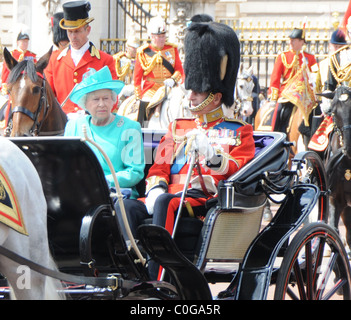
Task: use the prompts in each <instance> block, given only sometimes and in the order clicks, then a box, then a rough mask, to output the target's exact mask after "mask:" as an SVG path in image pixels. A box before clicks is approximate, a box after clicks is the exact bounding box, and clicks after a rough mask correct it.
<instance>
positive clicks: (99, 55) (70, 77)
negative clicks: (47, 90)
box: [45, 43, 117, 113]
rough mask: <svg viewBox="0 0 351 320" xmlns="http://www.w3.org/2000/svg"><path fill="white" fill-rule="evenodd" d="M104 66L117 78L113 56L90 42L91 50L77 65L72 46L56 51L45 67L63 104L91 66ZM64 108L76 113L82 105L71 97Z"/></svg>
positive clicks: (46, 74) (99, 67) (68, 111)
mask: <svg viewBox="0 0 351 320" xmlns="http://www.w3.org/2000/svg"><path fill="white" fill-rule="evenodd" d="M104 66H108V68H109V69H110V72H111V74H112V78H113V79H114V80H117V74H116V69H115V65H114V60H113V58H112V56H111V55H109V54H107V53H105V52H103V51H100V50H98V49H96V48H95V46H94V45H93V44H92V43H90V48H89V50H87V51H86V52H85V54H84V56H83V57H82V59H81V60H80V61H79V64H78V65H77V66H75V65H74V63H73V60H72V58H71V50H70V47H67V48H66V49H63V50H62V51H54V52H53V53H52V55H51V58H50V61H49V65H48V66H47V68H46V69H45V76H46V78H47V80H48V82H49V84H50V86H51V88H52V90H53V91H54V94H55V96H56V98H57V100H58V102H59V103H60V104H62V102H63V101H64V100H65V99H66V98H67V96H68V95H69V94H70V93H71V91H72V89H73V88H74V86H75V85H76V84H77V83H79V82H81V81H82V77H83V74H84V73H86V72H87V71H88V69H89V68H94V69H95V70H100V69H101V68H102V67H104ZM62 109H63V111H64V112H65V113H71V112H73V113H74V112H77V111H78V110H81V108H80V107H78V106H77V105H76V104H74V103H73V102H72V101H71V100H69V99H68V100H67V102H66V103H65V105H64V106H63V108H62Z"/></svg>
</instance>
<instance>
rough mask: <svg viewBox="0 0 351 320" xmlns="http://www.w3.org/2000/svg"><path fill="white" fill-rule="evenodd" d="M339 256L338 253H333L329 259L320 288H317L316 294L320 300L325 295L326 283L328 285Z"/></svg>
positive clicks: (320, 280) (320, 281)
mask: <svg viewBox="0 0 351 320" xmlns="http://www.w3.org/2000/svg"><path fill="white" fill-rule="evenodd" d="M337 257H338V254H336V253H332V254H331V257H330V259H329V261H328V264H327V265H326V268H325V270H324V272H323V274H322V275H321V277H320V279H319V285H318V290H317V294H316V296H317V299H318V300H319V299H321V298H322V296H323V293H324V291H325V288H326V285H327V283H328V281H329V278H330V276H331V274H332V272H333V269H334V266H335V263H336V259H337Z"/></svg>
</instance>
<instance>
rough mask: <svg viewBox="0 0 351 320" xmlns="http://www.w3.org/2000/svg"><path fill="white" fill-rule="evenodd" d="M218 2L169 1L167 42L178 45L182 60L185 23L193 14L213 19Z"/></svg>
mask: <svg viewBox="0 0 351 320" xmlns="http://www.w3.org/2000/svg"><path fill="white" fill-rule="evenodd" d="M216 2H218V0H206V1H204V0H187V1H177V0H170V17H169V23H170V26H169V33H168V39H169V42H172V43H176V44H178V50H179V53H180V56H181V59H182V60H183V56H184V48H183V44H184V36H185V29H186V25H187V22H188V21H190V19H191V17H192V16H193V15H195V14H200V13H206V14H209V15H210V16H212V17H213V18H214V17H215V5H216Z"/></svg>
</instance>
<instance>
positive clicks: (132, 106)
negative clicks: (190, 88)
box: [117, 85, 193, 129]
mask: <svg viewBox="0 0 351 320" xmlns="http://www.w3.org/2000/svg"><path fill="white" fill-rule="evenodd" d="M187 93H188V92H187V90H185V89H184V87H183V86H182V85H177V86H175V87H173V88H171V89H170V88H167V89H166V95H165V99H164V101H163V102H162V105H161V104H160V105H159V106H156V107H155V110H154V112H153V114H152V116H151V117H150V119H149V120H148V121H146V122H145V123H144V125H143V127H144V128H152V129H167V128H168V125H169V124H170V123H171V122H172V121H173V120H175V119H178V118H189V117H193V116H192V114H191V112H190V110H189V100H188V95H187ZM138 108H139V106H138V103H137V102H136V101H135V96H134V95H132V96H130V97H129V98H127V99H126V100H124V101H123V103H122V104H121V106H120V107H119V109H118V112H117V113H118V114H119V115H122V116H125V117H127V118H130V119H132V120H135V121H137V119H138Z"/></svg>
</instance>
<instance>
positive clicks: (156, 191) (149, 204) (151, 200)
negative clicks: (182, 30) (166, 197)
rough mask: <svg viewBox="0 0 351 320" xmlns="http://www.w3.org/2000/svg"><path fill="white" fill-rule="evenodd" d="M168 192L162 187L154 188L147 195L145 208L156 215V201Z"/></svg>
mask: <svg viewBox="0 0 351 320" xmlns="http://www.w3.org/2000/svg"><path fill="white" fill-rule="evenodd" d="M165 192H166V190H165V189H164V188H162V187H156V188H153V189H151V190H150V191H149V193H148V194H147V197H146V199H145V206H146V209H147V212H148V213H149V214H150V215H152V214H153V213H154V206H155V201H156V199H157V198H158V197H159V196H160V195H161V194H163V193H165Z"/></svg>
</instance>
